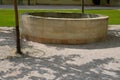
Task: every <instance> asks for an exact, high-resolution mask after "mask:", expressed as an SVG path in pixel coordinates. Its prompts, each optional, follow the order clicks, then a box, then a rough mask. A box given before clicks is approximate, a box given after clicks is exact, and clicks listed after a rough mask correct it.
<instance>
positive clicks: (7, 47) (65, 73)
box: [0, 26, 120, 80]
mask: <svg viewBox="0 0 120 80" xmlns="http://www.w3.org/2000/svg"><path fill="white" fill-rule="evenodd" d="M14 34H15V32H14V30H13V28H1V27H0V58H1V59H0V80H120V26H114V27H110V28H109V31H108V38H107V39H106V40H105V41H102V42H98V43H91V44H86V45H58V44H41V43H35V42H31V41H22V51H23V53H24V54H26V55H24V56H16V55H14V52H15V35H14ZM1 55H2V56H1ZM11 55H13V56H16V57H9V56H11Z"/></svg>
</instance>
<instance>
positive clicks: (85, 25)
mask: <svg viewBox="0 0 120 80" xmlns="http://www.w3.org/2000/svg"><path fill="white" fill-rule="evenodd" d="M67 14H68V15H67ZM78 15H79V16H78ZM63 16H66V17H67V18H63ZM76 16H77V18H76ZM58 17H60V18H58ZM61 17H62V18H61ZM68 17H69V18H68ZM71 17H72V18H71ZM74 17H75V18H74ZM86 17H87V18H86ZM107 30H108V16H102V15H93V14H85V15H82V14H78V13H45V12H44V13H31V14H30V15H28V14H24V15H22V16H21V35H22V36H23V37H24V38H26V39H27V40H32V41H36V42H42V43H62V44H83V43H90V42H96V41H101V40H104V39H105V38H106V36H107Z"/></svg>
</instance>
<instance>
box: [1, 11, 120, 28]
mask: <svg viewBox="0 0 120 80" xmlns="http://www.w3.org/2000/svg"><path fill="white" fill-rule="evenodd" d="M56 11H57V12H77V13H79V12H81V10H19V14H22V13H25V12H56ZM85 13H93V14H103V15H107V16H109V24H120V10H85ZM14 25H15V24H14V10H7V9H0V26H14Z"/></svg>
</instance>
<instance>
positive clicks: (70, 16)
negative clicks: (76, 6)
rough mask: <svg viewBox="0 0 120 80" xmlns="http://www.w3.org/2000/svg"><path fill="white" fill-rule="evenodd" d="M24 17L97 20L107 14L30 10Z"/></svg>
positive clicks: (105, 17) (106, 17)
mask: <svg viewBox="0 0 120 80" xmlns="http://www.w3.org/2000/svg"><path fill="white" fill-rule="evenodd" d="M22 15H25V16H26V17H31V18H42V19H55V20H98V19H108V18H109V17H108V16H105V15H101V14H82V13H70V12H69V13H68V12H66V13H63V12H31V13H24V14H22Z"/></svg>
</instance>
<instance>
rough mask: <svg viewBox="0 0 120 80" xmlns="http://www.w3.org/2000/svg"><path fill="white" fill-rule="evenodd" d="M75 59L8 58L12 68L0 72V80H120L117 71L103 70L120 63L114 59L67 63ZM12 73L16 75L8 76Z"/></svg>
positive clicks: (72, 56) (119, 73)
mask: <svg viewBox="0 0 120 80" xmlns="http://www.w3.org/2000/svg"><path fill="white" fill-rule="evenodd" d="M75 58H80V59H81V57H80V55H69V56H61V55H60V56H57V55H55V56H51V57H41V58H34V57H29V56H24V57H19V58H10V59H8V60H9V62H10V63H12V64H11V66H12V67H11V68H9V69H8V70H7V71H1V72H0V77H1V80H18V79H19V80H23V78H25V77H27V78H26V79H25V80H120V71H119V70H112V69H106V68H104V65H108V64H109V63H116V62H117V63H120V62H118V61H117V60H115V59H114V58H105V59H93V60H92V61H90V62H88V63H86V64H71V63H68V62H69V61H70V62H72V61H74V59H75ZM81 63H82V62H81ZM21 64H22V66H21ZM113 66H114V65H113ZM18 71H19V72H18ZM104 71H108V72H110V73H115V74H116V76H114V75H110V74H105V73H104ZM12 72H15V74H16V73H18V74H16V75H14V76H13V75H12V76H9V75H10V74H12Z"/></svg>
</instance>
